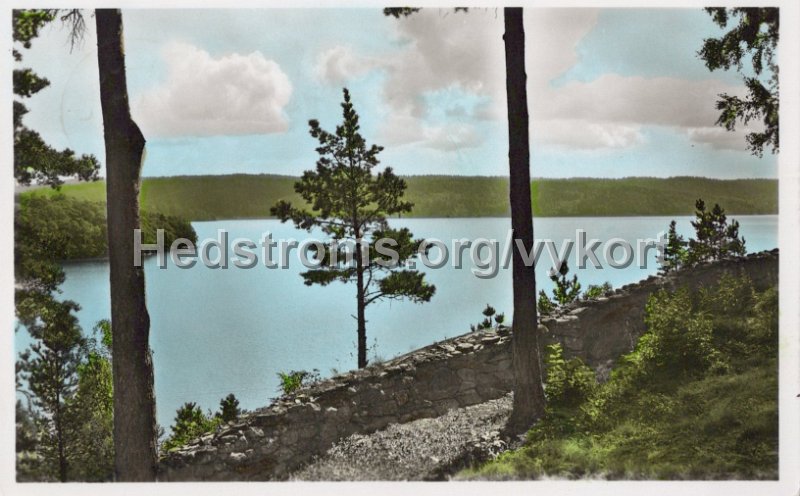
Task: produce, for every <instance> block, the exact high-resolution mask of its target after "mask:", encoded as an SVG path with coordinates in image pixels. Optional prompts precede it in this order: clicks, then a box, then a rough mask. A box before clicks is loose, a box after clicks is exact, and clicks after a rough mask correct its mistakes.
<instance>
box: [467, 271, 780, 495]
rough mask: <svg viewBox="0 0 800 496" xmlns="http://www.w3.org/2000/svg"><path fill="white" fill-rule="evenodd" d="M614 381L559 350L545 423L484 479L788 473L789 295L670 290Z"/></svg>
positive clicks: (551, 362) (726, 286) (728, 286)
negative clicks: (783, 461) (783, 408)
mask: <svg viewBox="0 0 800 496" xmlns="http://www.w3.org/2000/svg"><path fill="white" fill-rule="evenodd" d="M645 319H646V323H647V332H646V333H645V334H644V335H642V336H641V338H640V339H639V341H638V343H637V345H636V347H635V349H634V351H632V352H631V353H628V354H626V355H624V356H623V357H621V358H620V360H619V361H618V363H617V364H616V366H615V367H614V369H613V370H612V372H611V377H610V378H609V380H608V381H607V382H605V383H603V384H597V383H595V382H594V374H593V372H592V371H591V369H589V368H588V367H587V366H586V365H584V364H583V363H581V362H580V360H578V359H576V358H573V359H571V360H566V359H565V358H564V356H563V350H562V349H561V347H560V346H558V345H556V346H551V347H548V349H547V356H546V360H545V363H546V372H547V384H546V386H545V394H546V397H547V401H548V404H547V406H546V408H545V415H544V417H543V418H542V419H541V420H540V421H539V422H538V423H537V424H536V425H535V426H534V427H533V428H532V429H531V430H530V431H529V432H528V436H527V440H526V443H525V445H524V446H523V447H522V448H521V449H518V450H515V451H508V452H505V453H504V454H502V455H501V456H500V457H498V458H497V459H496V460H495V461H493V462H490V463H488V464H486V465H484V466H482V467H479V468H477V469H471V470H468V471H466V472H464V473H462V474H461V476H462V477H469V478H472V477H479V478H484V477H486V478H492V479H495V478H500V479H507V478H539V477H548V476H549V477H552V476H555V477H567V478H580V477H586V476H601V477H604V478H612V479H615V478H637V479H640V478H650V479H721V478H724V479H731V478H741V479H763V478H776V477H777V474H778V457H777V453H778V402H777V398H778V374H777V350H778V293H777V291H776V290H775V289H768V290H766V291H762V292H758V291H755V290H754V288H753V285H752V282H751V281H750V280H749V279H748V278H747V277H743V276H730V275H729V276H724V277H722V278H720V280H719V281H718V283H717V284H715V285H714V286H711V287H706V288H703V289H701V290H699V291H696V292H689V291H688V290H686V289H680V290H678V291H675V292H667V291H659V292H657V293H655V294H653V295H652V296H651V298H650V299H649V301H648V303H647V308H646V317H645Z"/></svg>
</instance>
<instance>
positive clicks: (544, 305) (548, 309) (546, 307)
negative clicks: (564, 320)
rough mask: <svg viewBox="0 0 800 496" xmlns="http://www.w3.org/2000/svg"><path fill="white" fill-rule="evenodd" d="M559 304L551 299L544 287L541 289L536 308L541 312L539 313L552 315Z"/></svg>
mask: <svg viewBox="0 0 800 496" xmlns="http://www.w3.org/2000/svg"><path fill="white" fill-rule="evenodd" d="M556 308H558V306H557V305H556V304H555V303H553V302H552V300H550V298H549V297H548V296H547V293H545V292H544V290H543V289H540V290H539V299H538V300H537V301H536V309H537V310H538V312H539V315H550V314H552V313H553V312H554V311H555V310H556Z"/></svg>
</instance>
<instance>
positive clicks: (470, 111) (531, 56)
mask: <svg viewBox="0 0 800 496" xmlns="http://www.w3.org/2000/svg"><path fill="white" fill-rule="evenodd" d="M598 15H599V10H598V9H525V33H526V72H527V75H528V102H529V111H530V115H531V123H532V126H531V134H532V137H533V139H535V140H536V142H537V143H539V144H545V145H548V144H549V145H555V146H560V147H567V148H574V149H602V148H625V147H629V146H634V145H636V144H638V143H641V142H642V140H643V132H642V128H643V127H644V126H662V127H667V128H671V129H675V130H677V131H679V132H683V133H686V134H687V136H689V138H690V139H692V140H694V141H697V142H704V143H705V142H708V143H709V144H711V145H712V146H715V147H722V148H732V147H733V146H734V145H735V143H736V140H737V139H738V137H736V135H735V134H725V131H724V130H722V129H716V128H714V127H713V125H714V122H715V121H716V119H717V116H718V111H717V110H715V108H714V104H713V102H715V101H716V99H717V95H718V94H720V93H729V94H738V93H741V90H742V88H740V87H735V86H731V85H729V84H726V83H724V82H722V81H720V80H718V79H706V80H688V79H679V78H674V77H655V78H645V77H640V76H622V75H619V74H613V73H608V74H604V75H602V76H600V77H598V78H596V79H594V80H591V81H585V82H584V81H574V80H573V81H569V82H568V83H566V84H564V85H560V86H554V85H553V81H554V80H556V79H557V78H558V77H559V76H561V75H563V74H564V73H565V72H566V71H568V70H569V69H570V68H571V67H573V66H574V65H575V64H576V63H578V62H579V61H580V60H579V59H580V57H579V54H578V51H577V47H578V44H579V43H580V41H581V40H582V39H583V38H584V37H585V36H586V35H587V34H588V33H589V32H590V31H591V30H592V29H593V28H594V27H595V26H596V24H597V20H598ZM393 23H394V24H393V26H394V29H395V34H396V36H397V39H398V41H399V43H400V44H401V48H400V49H398V50H397V51H396V52H395V53H392V54H388V55H387V56H386V58H385V60H386V62H384V63H383V64H380V63H378V62H377V61H376V60H375V59H370V58H367V57H361V56H358V55H357V54H355V53H354V52H353V51H352V50H351V49H344V48H341V47H337V48H334V49H331V50H329V51H327V52H325V54H323V56H321V58H320V61H324V63H322V62H321V66H322V67H323V68H324V74H325V75H326V78H327V80H329V81H333V80H336V81H341V80H342V79H343V78H345V77H354V75H360V74H364V73H366V72H367V71H369V70H372V69H374V68H376V67H380V68H381V69H383V70H385V71H386V73H387V78H386V81H385V83H384V86H383V90H382V92H383V100H384V102H385V103H386V114H387V117H386V118H385V120H384V122H383V125H382V128H381V130H380V133H381V136H380V139H381V141H383V142H387V143H389V144H405V143H419V144H421V145H423V146H430V147H434V148H437V149H441V150H455V149H457V148H459V147H463V146H467V145H468V142H467V138H469V137H476V136H480V133H478V132H477V126H478V125H479V122H480V121H481V120H486V119H490V120H494V121H496V122H498V123H502V122H503V121H504V120H505V116H506V94H505V51H504V45H503V41H502V36H503V14H502V11H499V10H498V11H495V10H494V9H487V10H481V9H471V10H470V12H469V13H467V14H463V13H459V14H454V13H452V12H451V11H449V10H448V9H441V10H440V9H423V10H422V11H421V12H419V13H417V14H414V15H412V16H410V17H407V18H403V19H399V20H393ZM454 89H455V90H457V91H460V92H461V93H462V94H465V95H469V96H471V97H474V98H473V100H475V102H477V103H472V104H466V105H461V106H460V107H458V106H454V105H453V103H452V102H447V101H446V99H440V98H439V97H438V96H437V95H439V94H440V93H439V92H442V91H443V90H448V91H452V90H454ZM436 105H439V106H442V108H441V109H438V115H443V116H444V119H441V118H439V119H433V118H432V114H433V113H436V112H433V110H434V107H433V106H436ZM715 129H716V130H715ZM737 134H738V133H737ZM444 136H448V138H447V139H444V138H443V137H444ZM456 137H457V138H456ZM740 148H743V145H741V146H738V147H737V149H740Z"/></svg>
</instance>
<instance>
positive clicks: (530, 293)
mask: <svg viewBox="0 0 800 496" xmlns="http://www.w3.org/2000/svg"><path fill="white" fill-rule="evenodd" d="M504 17H505V29H506V32H505V35H504V36H503V39H504V41H505V48H506V94H507V101H508V144H509V149H508V164H509V173H510V181H509V182H510V186H511V187H510V201H511V229H512V230H513V232H514V236H513V238H514V247H513V248H514V249H513V258H512V260H513V281H514V322H513V326H512V327H513V334H512V341H511V348H512V366H513V369H514V406H513V410H512V413H511V418H509V420H508V424H507V425H506V433H507V434H511V435H513V434H519V433H522V432H524V431H525V430H526V429H528V428H530V426H531V425H533V423H534V422H535V421H536V420H537V419H538V418H540V417H541V415H542V414H543V412H544V402H545V399H544V390H543V388H542V371H541V367H540V366H539V337H538V334H537V327H538V325H537V318H536V275H535V271H534V267H527V266H526V265H525V263H524V262H523V260H522V256H521V254H520V252H519V250H518V249H517V246H516V243H517V240H521V242H522V244H523V245H524V247H525V250H527V251H528V252H530V251H531V249H532V248H533V215H532V213H531V175H530V150H529V145H528V95H527V90H526V87H525V84H526V78H527V76H526V75H525V31H524V29H523V26H522V8H521V7H516V8H511V7H507V8H505V9H504Z"/></svg>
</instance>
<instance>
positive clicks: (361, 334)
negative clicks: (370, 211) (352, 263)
mask: <svg viewBox="0 0 800 496" xmlns="http://www.w3.org/2000/svg"><path fill="white" fill-rule="evenodd" d="M356 284H357V286H358V289H357V295H356V300H357V301H358V315H357V318H358V368H360V369H363V368H364V367H366V366H367V319H366V315H365V311H366V306H367V303H366V295H365V293H366V288H365V287H364V259H363V254H362V252H361V242H360V241H358V242H356Z"/></svg>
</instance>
